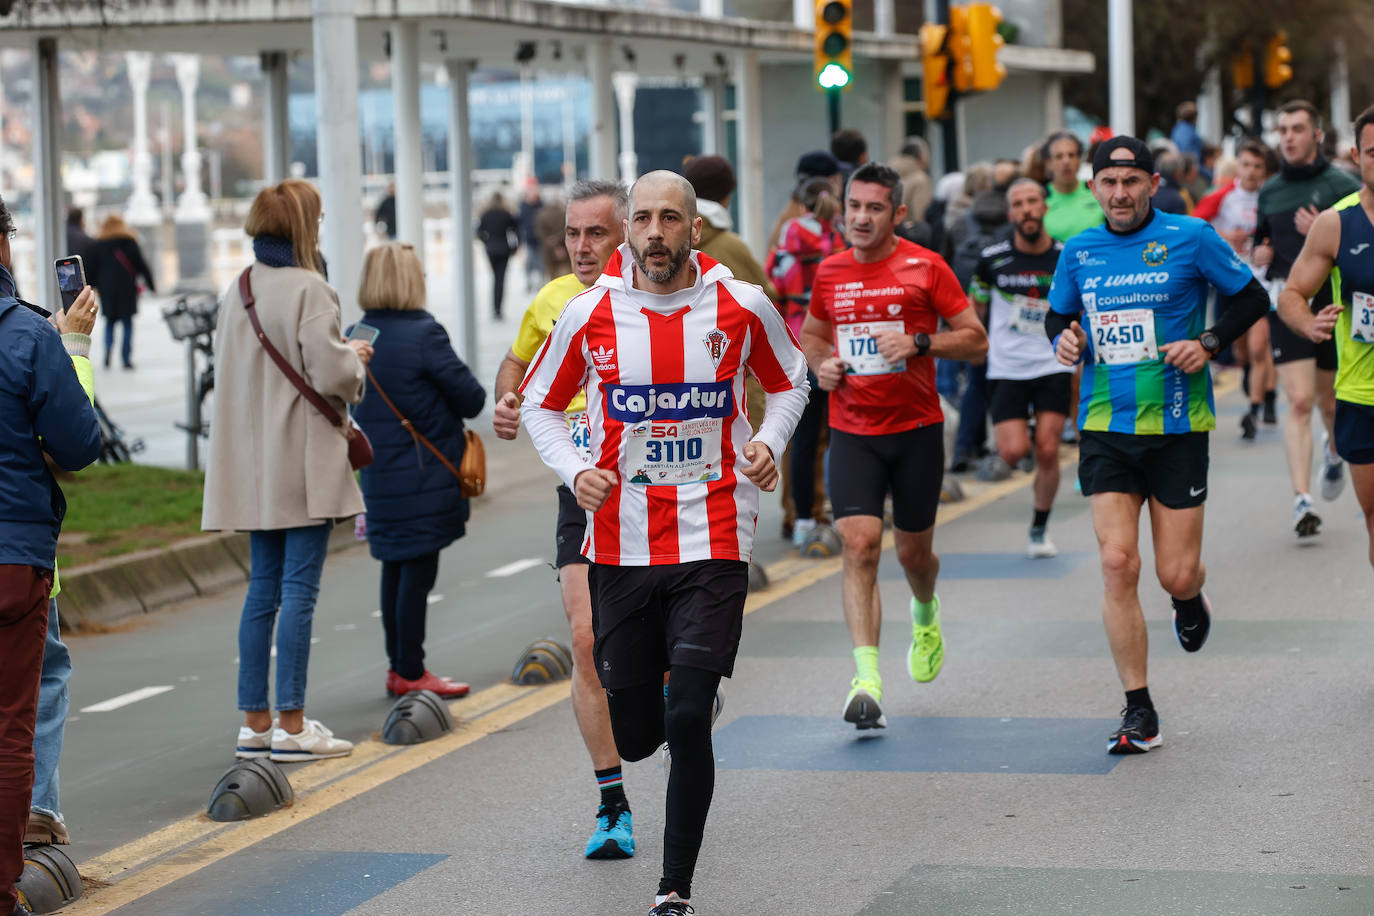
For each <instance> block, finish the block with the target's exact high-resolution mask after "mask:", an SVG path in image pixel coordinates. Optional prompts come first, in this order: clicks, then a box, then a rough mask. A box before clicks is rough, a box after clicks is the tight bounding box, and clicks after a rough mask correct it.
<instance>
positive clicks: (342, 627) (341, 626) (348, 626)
mask: <svg viewBox="0 0 1374 916" xmlns="http://www.w3.org/2000/svg"><path fill="white" fill-rule="evenodd" d="M356 629H358V625H357V624H356V623H336V624H334V632H336V633H339V632H344V631H346V630H356Z"/></svg>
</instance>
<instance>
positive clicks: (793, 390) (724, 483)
mask: <svg viewBox="0 0 1374 916" xmlns="http://www.w3.org/2000/svg"><path fill="white" fill-rule="evenodd" d="M691 259H692V260H691V264H692V266H693V267H695V269H696V282H695V283H694V285H693V286H691V287H689V288H688V289H685V290H681V291H679V292H677V293H673V294H670V295H667V296H659V295H655V294H652V293H648V292H644V291H642V290H636V289H634V286H633V271H634V259H633V256H632V255H631V253H630V251H629V246H628V245H622V246H621V247H620V249H619V250H618V251H617V252H616V253H615V254H614V255H612V256H611V260H610V262H609V263H608V264H607V265H606V272H605V273H604V274H602V276H601V277H600V278H599V279H598V280H597V282H596V283H595V284H594V285H593V286H592V287H591V288H590V289H588V290H587V291H586V292H584V293H582V294H580V295H578V296H576V297H574V298H573V299H572V300H570V301H569V302H568V305H567V307H566V308H565V309H564V310H563V314H562V315H561V316H560V317H559V319H558V323H557V324H556V325H554V328H553V332H552V333H551V334H550V335H549V338H548V340H547V341H545V343H544V346H543V347H542V348H541V349H540V351H539V354H538V355H537V356H536V357H535V359H534V361H533V362H532V363H531V364H530V368H529V371H528V372H527V374H526V376H525V380H524V382H523V383H522V384H521V386H520V390H521V391H522V392H523V393H524V395H525V401H524V405H523V407H522V408H521V413H522V420H523V421H524V423H525V426H526V428H527V429H528V430H529V431H530V436H531V438H532V439H533V440H534V444H535V447H536V448H538V449H539V454H540V457H541V458H543V459H544V463H545V464H547V465H548V466H549V467H551V468H552V469H553V470H554V471H556V472H557V473H558V475H559V476H560V477H562V478H563V481H564V482H565V483H567V485H568V486H569V487H574V486H575V481H576V478H577V475H578V474H579V473H580V472H581V471H584V470H586V469H587V468H588V467H591V466H595V467H598V468H603V469H606V470H610V471H614V472H615V473H616V475H617V476H618V478H619V484H618V485H617V486H616V487H615V489H613V490H612V491H611V494H610V497H609V498H608V499H607V501H606V503H605V505H603V506H602V507H601V509H600V510H599V511H597V512H596V513H594V514H591V515H590V517H589V519H588V525H587V538H586V540H585V541H584V543H583V549H582V553H583V555H584V556H586V557H587V558H588V559H589V560H591V561H592V562H594V563H603V564H607V565H612V566H648V565H661V564H676V563H689V562H693V561H696V560H743V561H746V562H747V561H748V560H749V557H750V553H751V551H752V549H753V541H754V529H755V526H756V523H757V519H758V488H757V487H756V486H755V485H754V484H753V483H751V482H750V481H749V479H748V478H747V477H745V476H744V474H743V472H742V469H741V467H740V465H741V464H744V463H746V462H745V461H744V458H743V455H742V453H741V452H740V450H741V449H742V448H743V446H744V444H745V443H747V442H748V441H749V440H750V438H751V427H750V425H749V418H748V414H747V408H746V406H745V397H744V378H745V371H746V370H747V371H749V372H752V373H753V374H754V375H755V376H756V377H757V378H758V380H759V382H760V383H761V384H762V385H763V388H764V390H765V391H767V392H768V393H769V403H768V410H767V412H766V414H765V417H764V421H763V425H762V426H761V427H760V429H759V432H758V434H757V435H754V436H752V438H753V439H756V440H758V441H760V442H762V443H764V444H765V445H767V446H768V448H769V450H770V451H772V453H773V460H774V461H775V462H776V461H780V460H781V458H782V453H783V450H784V449H785V448H786V445H787V441H788V439H790V438H791V435H792V430H793V429H794V427H795V426H796V423H797V420H798V419H799V418H800V417H801V412H802V410H803V409H804V408H805V406H806V395H807V390H808V386H807V382H806V360H805V359H804V358H803V357H802V354H801V350H800V349H799V348H798V346H797V342H796V340H795V339H793V337H792V335H791V332H789V331H788V330H787V326H786V325H785V324H784V323H783V320H782V316H781V315H780V314H779V313H778V310H777V308H776V307H775V306H774V305H773V303H772V302H771V301H769V299H768V297H767V296H765V295H764V294H763V291H762V290H760V289H759V288H758V287H757V286H754V285H752V284H749V283H745V282H744V281H742V280H737V279H735V278H734V276H733V275H732V274H731V273H730V271H729V270H728V269H727V268H726V267H725V266H724V265H722V264H719V263H718V262H716V261H715V260H713V259H712V258H710V257H708V256H706V255H703V254H701V253H700V252H693V253H692V255H691ZM684 269H687V268H684ZM584 385H585V387H586V391H587V420H588V428H589V430H590V433H591V454H592V464H590V465H589V464H588V463H587V462H586V461H584V460H583V459H582V458H581V457H580V456H579V455H578V454H577V451H576V449H575V448H574V445H573V438H572V436H571V435H570V434H569V431H568V424H567V422H566V420H565V419H564V417H563V410H564V408H565V407H566V406H567V404H568V402H569V401H570V400H571V399H572V398H573V397H574V396H575V395H576V393H577V391H578V390H579V389H580V388H582V387H583V386H584Z"/></svg>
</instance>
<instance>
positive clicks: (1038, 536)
mask: <svg viewBox="0 0 1374 916" xmlns="http://www.w3.org/2000/svg"><path fill="white" fill-rule="evenodd" d="M1058 555H1059V550H1058V548H1056V547H1055V546H1054V541H1051V540H1050V536H1049V535H1048V534H1046V533H1045V526H1044V525H1032V526H1031V530H1030V538H1029V539H1028V540H1027V541H1026V556H1027V557H1028V558H1030V559H1032V560H1047V559H1049V558H1050V557H1055V556H1058Z"/></svg>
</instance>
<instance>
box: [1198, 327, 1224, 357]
mask: <svg viewBox="0 0 1374 916" xmlns="http://www.w3.org/2000/svg"><path fill="white" fill-rule="evenodd" d="M1197 342H1198V343H1200V344H1202V349H1204V350H1206V351H1207V352H1208V354H1210V355H1211V356H1216V355H1217V352H1218V351H1219V350H1220V349H1221V341H1220V340H1218V339H1217V335H1215V334H1213V333H1212V332H1211V331H1203V332H1202V333H1201V334H1199V335H1198V338H1197Z"/></svg>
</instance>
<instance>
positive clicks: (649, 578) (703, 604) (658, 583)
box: [587, 560, 749, 690]
mask: <svg viewBox="0 0 1374 916" xmlns="http://www.w3.org/2000/svg"><path fill="white" fill-rule="evenodd" d="M587 580H588V584H589V585H590V588H591V596H592V631H593V632H594V633H595V634H596V643H595V645H594V647H593V649H592V652H593V657H594V658H595V659H596V673H597V676H598V677H600V678H601V686H602V687H605V688H606V689H607V690H620V689H625V688H628V687H637V686H641V685H643V684H647V683H661V682H662V680H663V672H665V671H667V670H668V669H669V668H670V667H671V666H673V665H682V666H685V667H688V668H701V669H704V670H706V671H711V672H713V673H715V674H719V675H720V676H721V677H729V676H730V675H731V674H732V673H733V672H734V670H735V654H736V653H737V652H738V651H739V638H740V631H741V629H742V628H743V624H744V599H745V597H746V596H747V595H748V592H749V564H748V563H745V562H742V561H740V560H698V561H696V562H694V563H679V564H675V565H671V566H607V565H605V564H604V563H593V564H592V565H591V569H590V570H589V571H588V573H587Z"/></svg>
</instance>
